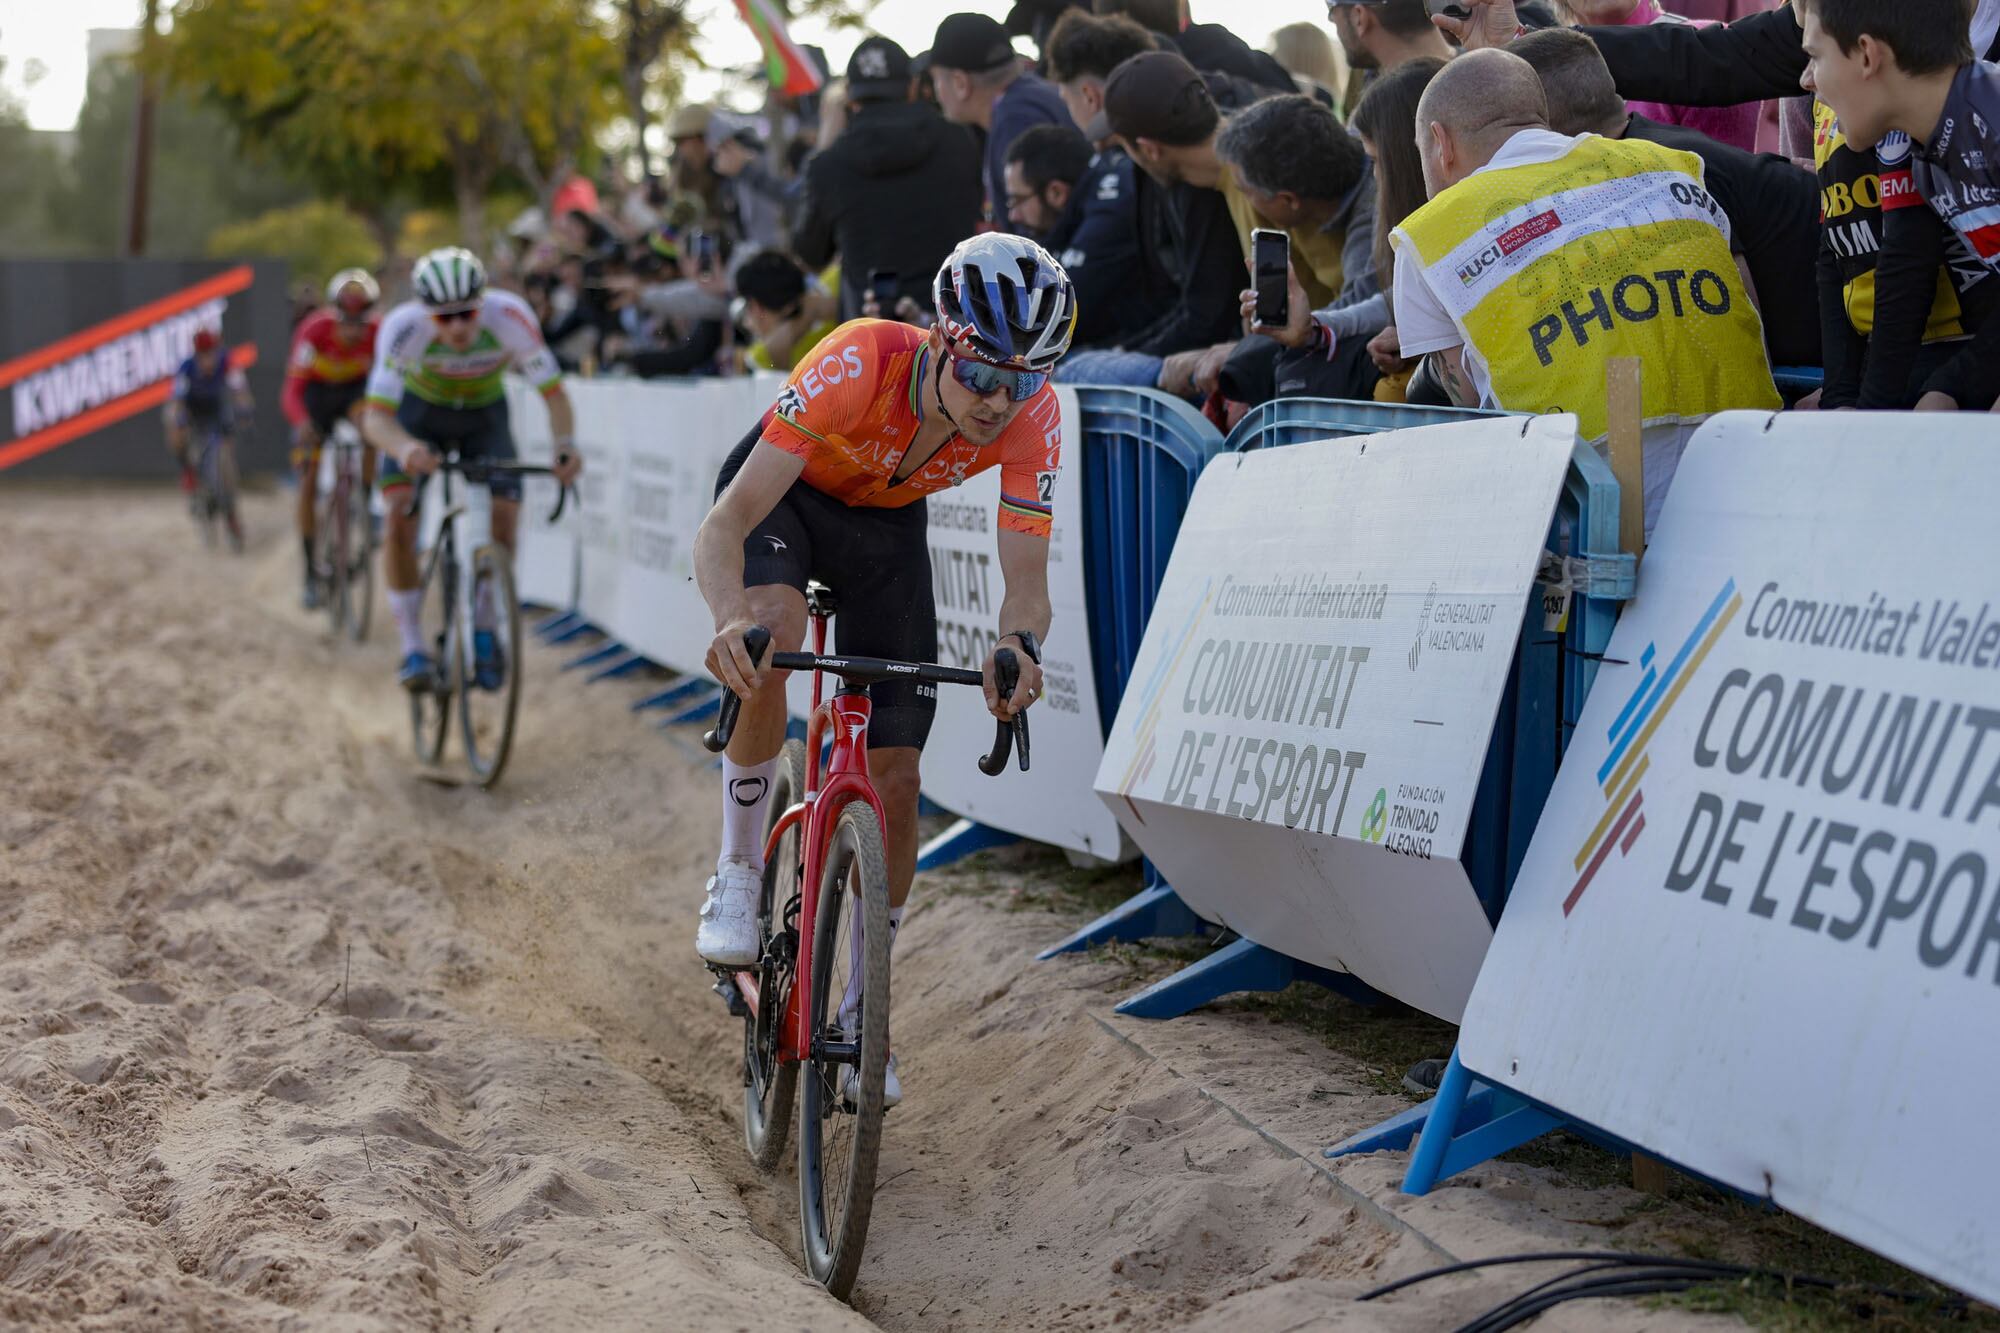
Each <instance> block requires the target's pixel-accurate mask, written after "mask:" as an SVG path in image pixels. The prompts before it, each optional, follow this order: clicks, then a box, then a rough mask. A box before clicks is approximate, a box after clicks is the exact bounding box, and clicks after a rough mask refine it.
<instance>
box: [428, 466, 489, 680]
mask: <svg viewBox="0 0 2000 1333" xmlns="http://www.w3.org/2000/svg"><path fill="white" fill-rule="evenodd" d="M458 476H459V473H458V469H456V468H452V467H441V468H439V469H438V478H439V486H440V490H439V491H438V507H439V508H440V509H442V510H443V513H442V514H441V515H440V517H439V519H438V528H437V536H436V538H434V541H436V542H437V543H438V544H439V547H440V554H441V555H443V556H448V557H450V563H449V564H448V565H447V567H446V568H447V572H448V573H449V574H450V575H451V580H452V589H451V595H452V597H453V599H454V601H455V604H456V608H457V620H456V623H455V624H454V626H453V628H454V630H455V632H456V633H457V634H458V636H459V639H460V647H461V649H462V650H463V653H464V658H463V660H465V661H467V662H470V661H471V660H472V658H473V650H472V634H473V625H472V603H473V587H472V583H473V580H472V579H471V578H470V577H469V576H468V573H467V571H468V570H470V569H471V567H472V566H471V561H472V559H473V557H474V556H476V555H478V553H479V550H480V548H481V547H483V546H486V545H487V544H489V543H490V542H491V541H492V540H493V496H492V493H491V492H489V491H488V490H487V489H486V488H485V487H484V486H475V485H472V484H471V483H469V482H466V481H464V479H463V478H462V477H461V478H459V480H460V485H461V486H462V487H463V488H464V489H463V492H462V493H461V494H460V496H459V497H458V499H457V501H456V502H455V503H454V501H453V497H452V490H451V483H452V479H453V478H454V477H458ZM438 668H439V670H440V671H447V672H448V671H449V664H448V663H445V662H440V663H438ZM447 679H448V677H447ZM452 683H453V684H455V685H463V684H464V682H462V681H456V682H452Z"/></svg>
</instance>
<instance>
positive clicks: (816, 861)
mask: <svg viewBox="0 0 2000 1333" xmlns="http://www.w3.org/2000/svg"><path fill="white" fill-rule="evenodd" d="M806 605H807V610H808V611H809V612H810V614H811V617H812V651H811V652H809V653H778V654H775V655H774V656H773V657H772V658H771V663H770V665H771V666H772V667H774V668H776V669H778V670H781V671H811V672H812V673H813V693H812V715H811V717H810V719H809V720H808V722H807V724H806V735H805V739H804V740H803V741H800V740H799V739H797V738H796V737H794V738H793V739H791V740H788V741H786V742H785V749H784V755H783V757H782V759H781V760H780V762H779V765H778V773H777V774H776V776H775V777H774V778H773V779H772V782H773V791H772V794H771V799H770V804H769V806H768V808H769V810H770V811H771V815H770V820H769V824H768V827H767V829H766V832H765V836H764V884H763V892H762V895H761V898H760V901H759V905H758V912H757V918H758V922H757V924H758V935H759V938H760V940H761V942H762V947H761V949H760V960H759V962H758V963H757V965H756V966H755V968H754V969H726V968H717V969H714V970H715V971H716V973H717V981H716V991H717V993H719V994H720V995H721V996H722V997H723V999H724V1000H726V1001H727V1002H728V1004H729V1008H730V1012H731V1013H733V1014H736V1015H737V1016H739V1017H741V1018H742V1019H743V1137H744V1142H745V1144H746V1145H747V1146H748V1147H749V1149H750V1155H751V1157H752V1158H754V1159H755V1160H756V1163H757V1165H758V1166H759V1167H761V1168H763V1169H764V1170H767V1171H769V1170H772V1169H774V1168H775V1167H776V1166H777V1164H778V1160H779V1158H780V1157H781V1156H782V1155H783V1153H784V1150H785V1136H786V1134H787V1133H788V1132H789V1131H790V1128H791V1117H792V1099H793V1091H794V1088H796V1089H797V1095H798V1115H799V1234H800V1240H801V1242H802V1244H803V1248H804V1250H805V1257H806V1270H807V1271H808V1272H809V1273H811V1274H812V1276H813V1280H814V1281H816V1282H819V1283H821V1284H822V1285H824V1286H825V1287H826V1288H827V1289H828V1290H829V1291H831V1292H832V1293H833V1294H834V1295H836V1296H839V1297H841V1298H843V1299H844V1298H845V1297H846V1296H847V1294H848V1292H849V1290H850V1289H852V1287H853V1286H854V1276H855V1274H856V1272H858V1271H859V1269H860V1267H861V1249H862V1246H863V1244H864V1243H865V1242H866V1239H867V1235H868V1217H869V1213H870V1212H871V1211H872V1209H873V1207H874V1200H875V1163H876V1158H877V1155H878V1153H879V1152H880V1149H881V1145H882V1113H883V1106H882V1077H883V1069H884V1067H885V1066H886V1065H887V1064H888V1060H889V881H888V870H887V863H886V860H885V857H884V854H883V848H882V825H883V813H882V801H881V798H880V797H878V796H877V795H876V794H875V788H874V786H873V785H872V784H871V783H870V782H869V780H868V747H867V736H868V719H869V716H870V707H869V704H870V701H869V697H868V686H869V685H870V684H872V683H873V682H875V681H878V680H889V679H892V678H901V679H916V680H920V681H925V682H928V683H931V684H935V685H973V686H977V685H979V684H980V683H981V681H980V675H979V673H978V672H977V671H963V670H959V669H957V668H953V667H944V666H937V665H935V664H932V663H927V662H892V661H887V660H884V659H881V658H865V657H828V656H825V651H826V624H827V620H828V619H829V618H831V616H832V615H833V613H834V600H833V595H832V593H831V592H829V591H828V590H827V589H825V588H822V587H821V586H819V585H818V584H814V585H812V586H811V587H810V588H809V589H808V591H807V602H806ZM743 643H744V646H745V647H746V648H748V649H749V650H750V660H751V661H753V662H756V661H761V660H762V659H763V656H764V652H765V650H766V649H767V648H769V647H770V643H771V635H770V632H769V631H768V630H765V629H764V628H763V627H761V626H759V627H756V628H753V629H751V630H749V631H747V632H745V634H744V636H743ZM994 666H995V672H996V675H997V677H998V681H997V683H998V685H999V687H1000V690H1001V692H1002V694H1003V695H1005V694H1011V693H1012V692H1013V689H1014V684H1015V681H1016V679H1018V672H1019V662H1018V661H1017V660H1016V658H1015V657H1014V654H1013V653H1012V651H1010V650H1008V649H1004V648H1003V649H1001V650H1000V651H999V652H998V653H996V654H995V655H994ZM827 674H832V675H835V676H837V677H838V678H839V682H840V683H839V687H838V688H837V689H835V691H834V693H833V697H832V698H831V699H826V700H824V701H823V700H822V698H821V689H822V686H823V678H824V677H825V676H826V675H827ZM741 706H742V705H741V701H740V700H739V699H738V698H737V697H736V696H735V695H734V694H730V693H726V692H725V693H724V695H723V696H722V709H721V713H720V715H719V716H718V718H717V720H716V725H715V729H714V730H713V731H711V732H709V733H708V734H707V735H706V736H704V737H703V738H702V744H704V745H705V746H707V747H708V749H709V750H710V751H711V752H713V753H720V752H721V751H722V750H723V749H724V748H726V747H727V746H728V744H729V737H730V734H731V733H732V732H733V731H734V729H735V726H736V716H737V712H738V710H739V709H740V708H741ZM829 736H830V738H831V740H830V744H829V739H828V738H829ZM823 747H825V748H824V749H823ZM1009 749H1014V750H1016V751H1018V753H1019V755H1020V761H1021V769H1022V771H1023V772H1025V771H1027V767H1028V722H1027V718H1026V717H1025V716H1020V715H1017V716H1016V717H1015V718H1014V719H1013V720H1012V721H1011V722H1001V723H1000V724H999V726H998V734H997V735H996V736H995V738H994V744H993V752H992V753H991V754H989V755H986V756H983V757H982V758H981V759H980V760H979V767H980V770H981V771H982V772H984V773H987V774H989V775H998V774H999V773H1000V772H1001V771H1003V770H1004V769H1005V768H1006V767H1007V754H1008V751H1009ZM823 754H824V757H825V763H824V766H823V767H822V764H821V758H822V755H823ZM801 979H803V981H804V983H805V984H804V985H800V984H798V983H799V981H800V980H801ZM801 1066H803V1067H804V1069H805V1074H806V1077H805V1078H804V1079H803V1080H800V1078H799V1072H800V1068H801Z"/></svg>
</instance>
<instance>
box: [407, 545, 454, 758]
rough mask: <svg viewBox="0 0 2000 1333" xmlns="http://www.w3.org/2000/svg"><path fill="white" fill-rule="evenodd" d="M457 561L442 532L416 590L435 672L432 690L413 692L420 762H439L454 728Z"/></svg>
mask: <svg viewBox="0 0 2000 1333" xmlns="http://www.w3.org/2000/svg"><path fill="white" fill-rule="evenodd" d="M457 589H458V561H457V559H456V558H455V556H454V555H453V552H452V549H451V545H450V538H449V534H447V533H439V534H438V540H437V545H436V546H433V547H432V548H431V550H430V553H429V555H428V557H427V558H426V559H425V561H424V571H423V580H422V582H420V583H419V584H418V585H417V590H418V591H419V592H420V593H421V594H422V595H423V601H422V603H421V605H420V607H419V612H418V613H419V615H420V616H421V617H422V619H423V634H424V637H423V642H424V644H425V646H426V647H428V648H429V649H430V653H431V660H432V661H434V662H435V663H437V671H436V675H435V676H434V678H433V680H432V682H431V688H430V689H428V690H418V691H415V692H414V693H412V694H411V695H410V740H411V742H412V743H413V744H414V745H415V746H416V751H417V761H418V762H419V763H424V764H435V763H437V762H438V761H439V760H441V759H443V758H444V742H445V737H446V736H447V735H448V734H449V733H450V730H451V690H452V683H453V681H452V656H451V655H452V643H453V642H454V641H455V640H456V639H457V638H458V635H457V634H456V633H455V631H456V629H457V618H458V591H457Z"/></svg>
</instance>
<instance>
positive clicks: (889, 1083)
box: [840, 1051, 903, 1111]
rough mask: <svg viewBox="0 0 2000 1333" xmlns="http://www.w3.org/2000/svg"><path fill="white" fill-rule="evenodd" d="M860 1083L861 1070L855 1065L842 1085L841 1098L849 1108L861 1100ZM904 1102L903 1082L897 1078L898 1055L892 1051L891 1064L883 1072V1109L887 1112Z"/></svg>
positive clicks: (842, 1081) (849, 1068) (890, 1053)
mask: <svg viewBox="0 0 2000 1333" xmlns="http://www.w3.org/2000/svg"><path fill="white" fill-rule="evenodd" d="M860 1082H861V1070H860V1069H859V1068H858V1067H856V1066H854V1065H849V1066H848V1067H847V1077H846V1078H845V1079H843V1080H841V1084H840V1095H841V1098H842V1099H843V1100H845V1101H846V1102H847V1104H848V1105H849V1106H852V1105H854V1104H855V1103H856V1102H857V1101H859V1100H860V1096H859V1092H860V1088H859V1085H860ZM902 1100H903V1081H902V1080H901V1079H899V1078H897V1077H896V1053H895V1052H894V1051H891V1052H889V1064H888V1066H887V1068H885V1069H884V1070H883V1071H882V1109H883V1110H885V1111H886V1110H888V1109H889V1108H890V1107H892V1106H895V1105H896V1104H898V1103H899V1102H901V1101H902Z"/></svg>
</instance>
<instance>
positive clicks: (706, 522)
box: [694, 443, 1046, 699]
mask: <svg viewBox="0 0 2000 1333" xmlns="http://www.w3.org/2000/svg"><path fill="white" fill-rule="evenodd" d="M805 469H806V462H805V460H804V459H803V458H799V457H797V456H795V455H793V454H788V453H786V452H785V451H784V450H783V449H779V448H777V447H775V446H773V445H768V444H763V443H759V444H758V445H757V446H756V447H755V448H753V449H751V451H750V457H748V458H746V459H744V460H743V467H742V469H741V470H740V471H738V472H737V474H736V477H735V479H734V480H733V481H731V482H730V483H729V489H728V490H726V491H724V492H723V493H722V496H721V498H720V499H718V500H717V501H716V502H715V507H714V508H713V509H711V510H709V511H708V517H707V518H705V519H703V520H702V521H701V528H700V530H699V531H697V532H696V533H695V535H694V580H695V585H696V586H697V587H699V588H700V589H701V595H702V598H703V600H705V601H706V602H707V603H708V610H709V614H710V615H712V616H713V617H714V618H715V641H714V642H713V643H711V644H710V645H709V649H708V669H709V671H711V672H712V673H714V675H715V678H716V679H717V680H720V681H721V682H722V683H723V684H724V685H727V686H728V687H729V688H730V689H731V690H733V691H735V692H736V694H737V695H739V696H740V697H742V698H745V699H747V698H749V697H750V695H751V694H752V693H753V692H754V691H755V689H756V681H757V677H758V675H759V674H760V673H759V672H758V669H757V667H756V664H754V663H753V662H751V660H750V653H749V651H748V650H747V649H745V648H744V646H743V632H744V631H745V630H747V629H749V628H750V626H751V625H753V624H754V623H755V621H754V620H752V618H751V614H750V597H749V594H748V593H747V592H746V591H745V590H744V587H743V541H744V539H745V538H746V537H748V536H749V535H750V530H751V529H752V528H754V527H756V526H757V525H758V524H759V523H761V522H763V521H764V517H765V516H766V515H767V514H769V513H770V512H771V511H772V510H773V509H774V508H776V507H777V504H778V501H779V500H780V499H781V498H782V497H783V496H784V494H785V492H786V491H787V490H789V489H791V485H792V483H793V482H795V481H797V480H798V479H799V474H800V473H802V472H804V471H805ZM1045 604H1046V602H1045Z"/></svg>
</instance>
